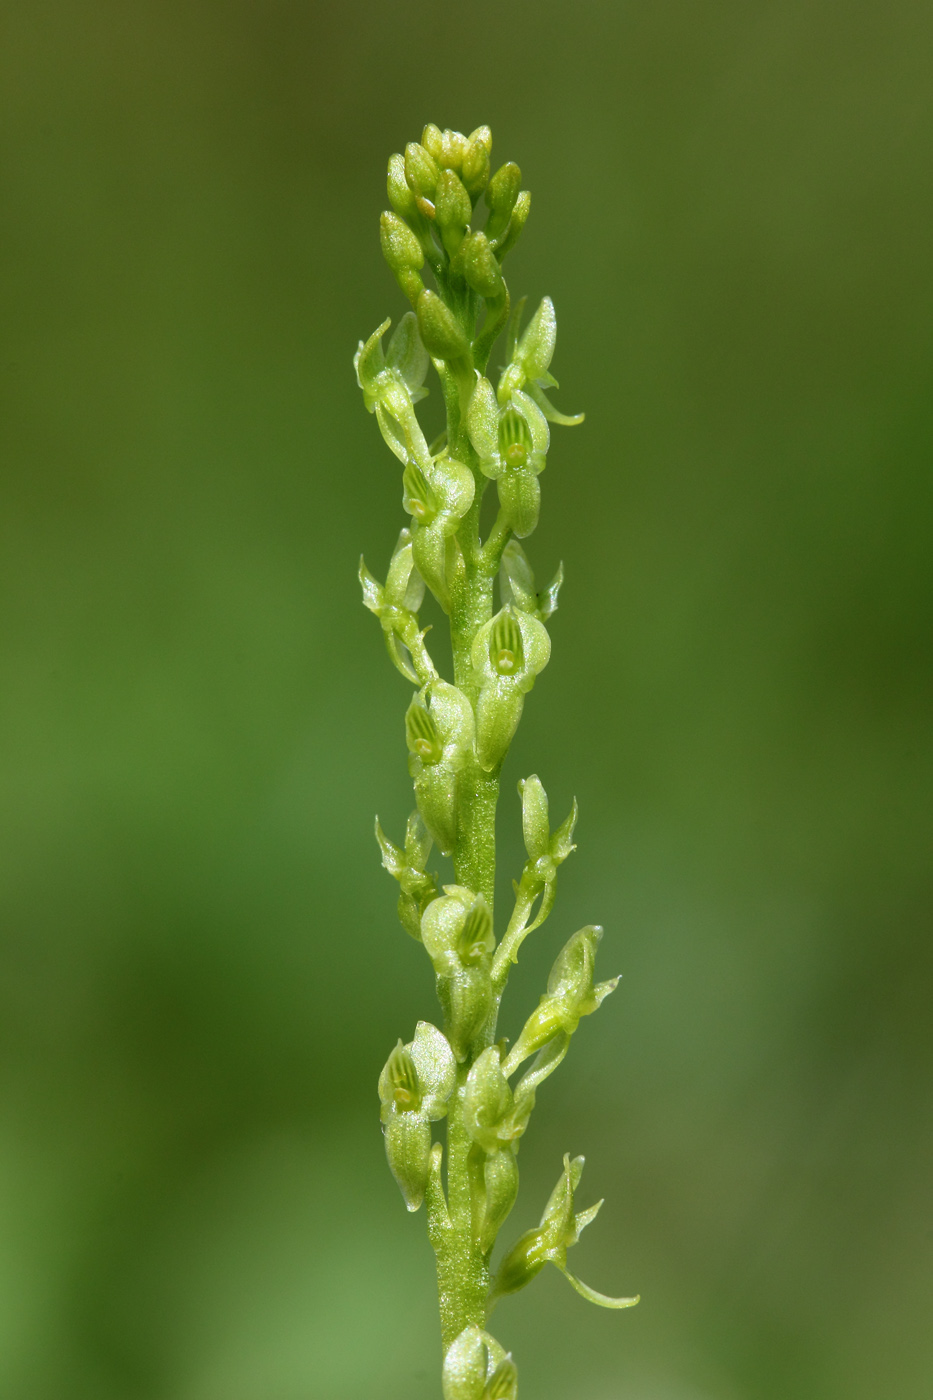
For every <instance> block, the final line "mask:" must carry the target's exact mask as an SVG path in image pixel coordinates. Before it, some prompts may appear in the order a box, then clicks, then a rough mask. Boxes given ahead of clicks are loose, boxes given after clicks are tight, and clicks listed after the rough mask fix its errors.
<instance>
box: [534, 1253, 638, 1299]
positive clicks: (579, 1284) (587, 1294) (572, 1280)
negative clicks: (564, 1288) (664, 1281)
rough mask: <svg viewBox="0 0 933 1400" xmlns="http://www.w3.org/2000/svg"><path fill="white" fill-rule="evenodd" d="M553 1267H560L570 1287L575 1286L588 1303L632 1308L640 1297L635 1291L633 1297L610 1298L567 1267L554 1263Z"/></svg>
mask: <svg viewBox="0 0 933 1400" xmlns="http://www.w3.org/2000/svg"><path fill="white" fill-rule="evenodd" d="M554 1267H555V1268H557V1269H560V1271H561V1273H562V1274H563V1276H564V1278H565V1279H566V1280H567V1282H568V1283H569V1284H570V1286H571V1288H575V1289H576V1291H577V1292H578V1293H579V1295H580V1297H581V1298H585V1299H586V1301H587V1302H588V1303H595V1304H596V1306H597V1307H598V1308H634V1306H635V1304H636V1303H637V1302H638V1301H639V1300H640V1298H641V1294H640V1293H636V1295H635V1297H634V1298H610V1297H609V1296H608V1295H607V1294H605V1293H597V1291H596V1289H595V1288H590V1286H589V1284H588V1283H584V1282H583V1280H582V1279H578V1278H577V1277H576V1275H575V1274H572V1273H571V1272H570V1270H569V1269H566V1268H561V1266H560V1264H555V1266H554Z"/></svg>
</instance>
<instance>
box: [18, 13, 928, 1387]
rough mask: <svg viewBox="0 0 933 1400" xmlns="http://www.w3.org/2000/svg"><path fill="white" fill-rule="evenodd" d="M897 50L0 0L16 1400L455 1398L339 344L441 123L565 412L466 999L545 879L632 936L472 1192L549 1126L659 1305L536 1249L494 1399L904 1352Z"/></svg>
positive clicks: (922, 157) (909, 1216)
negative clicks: (599, 1298) (523, 701)
mask: <svg viewBox="0 0 933 1400" xmlns="http://www.w3.org/2000/svg"><path fill="white" fill-rule="evenodd" d="M931 69H933V11H931V10H930V7H929V6H928V5H926V4H923V3H921V2H920V0H888V3H885V4H881V3H878V2H877V0H875V2H874V3H865V2H864V0H863V2H862V3H858V2H857V0H853V3H843V2H842V0H779V3H769V2H768V0H758V3H755V4H748V3H740V2H739V0H724V2H723V3H713V4H705V5H698V4H689V3H686V0H655V3H652V4H648V3H630V4H626V3H612V4H610V3H608V2H607V0H603V3H580V4H576V5H573V6H571V5H566V4H556V3H554V0H539V2H538V3H534V4H533V3H530V2H529V0H520V3H514V4H498V5H495V4H491V3H489V0H478V3H475V4H473V5H471V6H463V7H457V6H435V7H424V6H417V5H414V4H412V3H410V0H400V3H395V4H391V5H389V4H383V5H376V4H372V5H359V4H358V5H350V6H349V7H347V8H346V9H342V10H339V9H338V8H337V6H335V5H324V4H314V3H299V0H263V2H262V3H258V0H253V2H252V3H248V2H247V0H223V3H221V0H133V3H131V4H129V3H125V0H124V3H120V0H70V2H69V0H30V3H28V4H23V3H20V4H15V3H14V4H6V5H4V6H3V8H2V12H0V104H2V121H0V158H2V171H3V175H2V187H3V195H2V200H0V219H2V239H0V247H2V252H0V257H2V262H3V270H2V278H0V298H2V307H0V312H2V327H3V329H2V336H3V346H2V356H0V385H2V388H0V394H2V410H0V416H2V435H3V463H2V491H3V509H2V522H0V530H2V549H0V569H2V594H3V620H2V629H3V633H2V635H3V643H2V644H3V655H4V664H3V672H4V683H3V688H2V744H3V772H4V782H3V797H2V827H3V840H2V946H3V969H2V991H0V998H2V1030H0V1037H2V1108H0V1394H2V1396H3V1397H4V1400H85V1397H86V1400H311V1398H314V1397H324V1396H326V1397H328V1400H370V1397H376V1396H378V1397H380V1400H418V1398H419V1397H425V1400H428V1398H429V1397H435V1396H437V1395H439V1384H438V1343H437V1333H436V1320H435V1311H434V1310H435V1298H434V1284H433V1276H432V1269H431V1258H430V1252H429V1249H428V1246H427V1243H426V1241H425V1238H424V1234H423V1220H422V1219H420V1218H418V1219H414V1220H412V1219H409V1218H408V1217H407V1215H406V1213H405V1211H404V1210H403V1208H402V1203H401V1200H400V1198H399V1196H398V1192H397V1190H396V1188H395V1185H394V1183H393V1182H392V1181H391V1179H390V1177H389V1175H388V1172H387V1170H386V1167H385V1162H384V1157H383V1152H382V1145H381V1139H380V1135H379V1130H378V1125H377V1117H376V1107H377V1104H376V1098H375V1087H374V1086H375V1078H376V1075H377V1073H378V1070H379V1068H380V1067H381V1065H382V1062H383V1060H384V1058H385V1055H386V1053H387V1051H388V1049H389V1048H390V1047H391V1045H392V1044H394V1042H395V1039H396V1037H397V1036H398V1035H399V1034H402V1035H403V1036H406V1037H407V1036H409V1035H410V1034H411V1030H412V1027H413V1024H414V1021H415V1020H416V1019H417V1018H418V1017H419V1016H431V1015H432V1014H434V1006H435V1003H434V996H433V989H432V986H431V978H430V976H429V974H428V968H427V964H426V960H424V958H423V956H422V955H420V954H419V950H418V949H417V948H416V947H415V945H414V944H412V943H411V942H410V941H409V940H408V939H406V937H405V936H404V934H402V933H401V931H400V930H399V929H398V927H397V925H396V924H395V920H394V914H393V904H394V894H393V887H392V886H391V885H390V883H389V881H388V880H387V878H386V877H385V875H384V874H383V872H382V871H381V870H380V868H379V863H378V859H377V852H376V848H375V845H374V842H373V840H372V815H373V813H374V812H375V811H377V810H378V812H379V813H380V815H381V817H382V818H383V821H384V822H385V824H386V826H387V828H388V830H389V831H390V833H391V834H394V835H395V836H396V837H397V836H398V835H399V834H400V832H401V829H402V825H403V822H404V818H405V816H406V814H407V811H408V809H409V802H410V797H409V793H410V789H409V786H408V779H407V776H406V772H405V763H404V755H403V745H402V732H401V716H402V713H403V708H404V705H405V703H406V694H407V691H406V687H405V685H404V683H403V682H402V681H401V679H400V678H399V677H398V676H396V675H395V673H394V672H392V671H391V670H390V669H389V667H388V663H387V661H386V658H385V655H384V652H383V649H382V646H381V642H380V638H379V634H378V628H377V627H376V625H375V623H374V621H373V619H372V618H371V617H370V616H369V615H368V614H366V613H365V612H364V611H363V609H362V607H361V606H360V601H359V595H358V585H357V582H356V577H355V574H356V563H357V559H358V556H359V553H360V551H361V550H364V551H365V553H366V557H367V560H368V562H369V563H370V565H371V567H372V568H373V569H374V570H376V571H377V572H378V571H379V570H381V569H383V568H384V567H385V564H386V561H387V559H388V555H389V552H390V549H391V546H392V543H393V541H394V538H395V534H396V531H397V530H398V528H399V525H400V523H401V521H402V513H401V507H400V499H399V483H398V472H397V469H396V468H395V465H394V463H393V461H392V459H390V457H389V454H388V452H387V451H386V450H385V448H384V447H383V444H382V442H381V440H380V439H379V435H378V432H377V430H376V426H375V423H374V421H373V419H371V418H370V417H368V416H367V415H366V414H365V413H364V411H363V408H362V404H361V402H360V398H359V393H358V390H357V388H356V386H355V384H354V382H353V376H352V371H351V368H350V357H351V354H352V352H353V350H354V348H355V345H356V341H357V339H358V338H359V337H360V336H365V335H367V334H368V333H369V332H370V331H371V330H372V329H373V328H374V327H375V326H376V325H377V324H378V322H379V321H380V320H381V319H382V318H383V317H384V316H385V315H388V314H391V315H393V316H396V317H397V316H398V315H399V314H400V313H401V311H402V310H403V309H404V307H403V302H402V298H401V295H400V294H399V293H398V291H397V290H396V288H395V286H394V283H393V281H392V279H391V276H390V275H389V273H388V271H387V269H386V268H385V266H384V265H383V263H382V260H381V257H380V254H379V249H378V242H377V236H376V220H377V215H378V213H379V210H380V209H381V208H382V207H383V203H384V186H383V178H384V168H385V161H386V158H387V156H388V154H389V152H390V151H392V150H396V149H400V148H401V147H402V146H403V145H404V143H405V142H406V141H407V140H410V139H413V138H416V137H417V135H418V134H419V133H420V130H421V127H422V125H423V124H424V122H425V121H428V120H431V121H436V122H438V123H440V124H441V125H452V126H456V127H460V128H461V129H463V130H465V131H469V130H470V129H472V128H473V127H474V126H476V125H478V124H480V123H481V122H487V121H488V122H489V123H490V124H491V125H492V127H493V131H494V135H495V150H494V155H495V156H497V157H498V158H499V160H500V161H502V160H506V159H509V158H514V159H517V160H518V161H519V163H520V164H521V166H522V169H523V172H524V175H525V180H526V183H527V184H528V185H529V186H530V187H531V189H532V190H533V192H534V210H533V214H532V218H531V221H530V223H529V225H528V228H527V229H526V232H525V235H524V238H523V241H522V243H521V244H520V246H519V249H518V250H517V251H516V252H515V253H514V254H513V255H512V258H511V260H510V264H509V267H510V273H509V280H510V283H511V285H512V288H513V291H514V292H515V293H517V294H520V293H522V292H527V293H529V295H530V296H531V297H532V298H538V297H540V296H541V295H542V294H543V293H545V292H549V293H550V294H551V295H552V296H553V297H554V300H555V302H556V305H557V309H558V313H559V321H560V337H559V344H558V353H557V357H556V360H555V365H554V368H555V369H556V372H557V374H558V377H559V378H560V380H561V385H562V389H561V395H560V401H561V405H562V406H563V407H564V408H565V409H566V410H568V411H574V410H577V409H580V408H585V409H586V411H587V421H586V424H585V426H584V427H583V428H581V429H579V430H576V431H575V432H573V433H569V432H563V431H562V430H556V431H555V434H554V438H555V441H554V446H553V450H552V452H551V456H550V460H549V470H548V472H547V474H546V476H545V478H544V482H543V485H544V512H543V517H542V525H541V528H540V530H539V532H538V534H537V535H536V537H535V538H534V540H533V541H532V542H531V553H532V556H533V558H534V560H535V562H536V564H537V566H538V568H539V571H540V574H541V575H543V576H544V577H549V576H550V572H552V571H553V569H554V568H555V566H556V564H557V562H558V560H559V559H561V558H563V559H564V561H565V565H566V570H567V578H568V582H567V585H566V589H565V593H564V601H563V602H562V606H561V611H560V613H559V614H558V616H557V618H556V619H555V622H554V626H553V627H552V636H553V640H554V656H553V660H552V662H551V666H550V668H549V669H548V671H547V673H546V674H545V675H544V676H543V677H542V678H541V680H540V682H539V684H538V687H537V689H536V690H535V692H534V695H533V696H532V697H531V699H530V702H529V704H528V706H527V707H526V718H525V721H524V723H523V726H522V729H521V731H520V735H519V738H518V740H517V742H516V745H515V749H514V752H513V755H512V757H511V758H510V760H509V766H508V770H507V775H506V782H505V784H504V796H503V801H502V805H501V809H500V810H501V814H502V822H501V829H502V835H503V842H504V851H505V859H504V865H503V889H506V888H507V881H508V879H509V878H510V876H511V875H512V874H513V873H516V870H517V865H518V862H519V860H520V849H519V840H518V812H519V804H518V799H517V797H516V795H515V789H514V783H515V780H516V779H517V778H518V777H519V776H521V775H523V774H525V773H528V772H530V771H537V772H539V773H540V774H541V776H542V778H543V780H544V781H545V783H546V785H547V787H548V789H549V792H550V794H551V798H552V805H553V808H554V811H555V813H556V814H557V815H558V816H562V815H563V812H564V811H565V810H566V808H567V806H568V805H569V802H570V798H571V796H572V794H573V793H576V794H577V796H578V797H579V799H580V803H581V809H582V820H581V824H580V828H579V842H580V849H579V851H578V853H577V855H576V856H574V858H573V860H572V862H570V863H569V864H568V865H567V866H566V867H565V868H564V874H563V877H562V888H561V894H560V897H559V901H558V908H557V912H556V914H555V916H554V918H553V919H552V921H551V923H550V924H549V925H548V927H547V928H546V929H545V930H544V931H543V932H542V933H541V935H539V938H538V940H537V943H536V945H535V946H534V947H533V948H531V949H529V952H528V956H527V958H526V959H525V962H524V964H523V966H522V968H521V970H520V975H518V976H517V978H516V989H517V990H516V992H515V993H514V994H513V999H512V1009H511V1012H510V1016H509V1017H507V1024H506V1025H505V1027H504V1029H505V1030H506V1031H507V1032H508V1033H510V1034H512V1035H514V1034H515V1031H516V1028H517V1026H518V1025H519V1024H520V1020H521V1017H522V1015H523V1014H524V1012H526V1011H527V1010H528V1009H529V1008H530V1007H531V1005H532V1004H534V1002H535V1000H536V997H537V993H538V990H539V987H540V983H541V979H542V978H543V976H544V975H545V973H546V969H547V967H548V965H549V962H550V959H551V957H552V956H553V953H554V951H555V949H556V947H558V946H559V945H560V943H561V942H562V941H563V939H564V938H565V937H566V936H567V934H568V933H569V932H571V931H572V930H573V929H574V928H576V927H577V926H578V925H579V924H581V923H584V922H588V921H591V920H598V921H599V922H602V923H604V924H605V925H606V929H607V933H606V938H605V940H604V943H603V948H602V953H601V960H602V968H603V974H604V975H609V974H611V973H612V972H615V971H617V970H619V969H623V970H624V973H625V977H624V981H623V983H622V986H621V988H620V990H619V992H618V993H617V995H616V996H615V997H613V999H612V1001H611V1002H609V1003H608V1004H607V1006H606V1008H605V1009H604V1010H603V1011H602V1012H601V1013H600V1015H599V1016H598V1017H595V1018H593V1020H592V1021H588V1022H586V1023H584V1026H583V1027H582V1029H581V1032H580V1035H579V1036H578V1037H577V1039H576V1041H575V1045H574V1053H573V1054H572V1056H571V1057H570V1059H569V1061H568V1063H567V1066H566V1067H565V1068H564V1069H563V1070H562V1071H561V1073H560V1074H559V1075H558V1076H557V1077H556V1078H555V1079H554V1080H553V1081H551V1083H550V1084H549V1085H548V1087H547V1091H546V1092H542V1095H541V1097H540V1108H539V1112H538V1114H537V1115H536V1119H535V1123H534V1125H533V1128H532V1131H531V1133H530V1134H529V1138H528V1141H527V1143H526V1145H525V1147H524V1149H523V1152H522V1159H521V1160H522V1166H523V1191H522V1196H521V1202H520V1205H519V1207H518V1208H517V1210H516V1213H515V1216H514V1218H513V1224H514V1226H515V1229H516V1230H517V1229H524V1228H526V1227H527V1226H528V1225H529V1224H531V1223H533V1222H534V1221H535V1220H536V1219H537V1215H538V1213H539V1211H540V1208H541V1204H542V1202H543V1200H544V1197H545V1195H546V1192H547V1191H548V1190H549V1189H550V1187H551V1186H552V1185H553V1182H554V1180H555V1179H556V1176H557V1173H558V1170H559V1166H560V1157H561V1154H562V1153H563V1152H564V1151H566V1150H570V1151H572V1152H583V1153H585V1154H586V1155H587V1158H588V1167H587V1176H586V1180H585V1182H584V1187H585V1188H588V1190H585V1191H584V1204H586V1203H587V1202H588V1201H589V1200H591V1199H595V1198H596V1197H598V1196H603V1195H605V1196H606V1197H607V1204H606V1207H605V1209H604V1211H603V1214H602V1216H601V1218H600V1222H599V1226H598V1227H597V1228H594V1229H593V1230H592V1231H590V1232H589V1233H588V1235H587V1236H586V1238H585V1240H584V1242H583V1243H581V1245H580V1247H579V1249H578V1250H577V1251H576V1255H575V1260H576V1266H578V1269H579V1272H580V1273H581V1274H582V1275H583V1276H584V1277H585V1278H586V1279H587V1280H588V1281H590V1282H592V1283H593V1284H594V1286H596V1287H598V1288H603V1289H606V1290H608V1291H610V1292H633V1291H636V1290H640V1291H641V1293H642V1295H643V1302H642V1304H641V1306H640V1307H639V1308H637V1309H636V1310H635V1311H634V1312H631V1313H622V1314H618V1315H615V1314H606V1313H602V1312H598V1311H597V1310H596V1309H591V1308H587V1306H586V1305H585V1304H584V1303H583V1302H582V1301H581V1300H580V1299H578V1298H577V1297H576V1296H575V1295H573V1294H572V1293H571V1292H570V1291H569V1289H567V1287H566V1285H565V1284H564V1282H563V1281H562V1280H561V1279H560V1278H559V1276H558V1275H557V1274H556V1272H553V1271H546V1274H545V1275H543V1276H542V1277H541V1278H540V1279H539V1280H538V1281H537V1282H536V1283H535V1284H534V1286H533V1288H532V1289H530V1290H529V1291H528V1292H527V1293H524V1294H521V1295H519V1296H518V1297H516V1298H514V1299H510V1300H507V1301H506V1302H505V1303H504V1304H503V1305H502V1307H501V1310H500V1312H499V1313H498V1314H497V1319H496V1332H497V1334H498V1335H499V1336H500V1337H501V1338H502V1339H503V1340H504V1341H505V1343H506V1344H507V1345H510V1346H512V1347H513V1348H514V1350H515V1353H516V1357H517V1359H518V1361H519V1363H520V1367H521V1374H522V1394H523V1396H524V1397H525V1398H526V1400H532V1398H534V1400H570V1397H573V1400H798V1398H799V1400H875V1397H884V1400H920V1397H924V1398H925V1397H927V1396H928V1395H929V1393H930V1385H931V1373H933V1327H931V1325H930V1320H929V1319H930V1309H931V1303H933V1286H931V1285H933V1270H931V1251H933V1212H931V1199H930V1177H931V1167H933V1151H931V1148H933V1126H931V1114H930V1108H931V1095H930V1088H931V1074H930V1071H931V1061H933V1045H931V1036H930V1022H931V983H930V975H931V971H933V968H931V961H933V959H931V940H930V922H929V914H930V907H931V898H930V896H931V867H930V835H931V832H930V827H931V824H933V823H931V801H930V796H931V735H930V723H929V699H930V649H929V638H930V623H931V616H930V614H931V611H933V609H931V596H933V590H931V572H933V570H931V554H933V551H931V547H930V527H931V524H933V510H931V505H933V501H931V496H933V489H931V473H930V447H931V438H933V431H931V429H933V412H931V398H930V387H931V386H930V369H931V354H930V348H931V347H930V326H931V310H933V306H931V303H933V296H931V292H933V267H931V259H930V225H931V213H933V198H931V170H933V162H931V156H933V141H931V127H933V123H931V91H933V87H931V81H933V72H931ZM436 398H437V394H436V392H435V396H434V399H432V400H429V406H430V404H431V403H434V402H435V400H436ZM435 411H436V409H435ZM512 1233H513V1232H512V1231H511V1230H510V1231H509V1234H510V1235H511V1234H512Z"/></svg>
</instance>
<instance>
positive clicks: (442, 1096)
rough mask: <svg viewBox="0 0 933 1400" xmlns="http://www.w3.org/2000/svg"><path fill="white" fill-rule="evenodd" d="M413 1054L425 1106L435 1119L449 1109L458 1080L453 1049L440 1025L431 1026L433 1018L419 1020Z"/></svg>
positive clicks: (429, 1116)
mask: <svg viewBox="0 0 933 1400" xmlns="http://www.w3.org/2000/svg"><path fill="white" fill-rule="evenodd" d="M411 1057H412V1059H413V1060H414V1062H415V1068H416V1069H417V1071H418V1079H419V1082H420V1084H421V1087H422V1089H423V1090H424V1102H423V1105H422V1110H423V1112H424V1113H425V1114H426V1115H427V1117H428V1118H429V1119H430V1121H431V1122H435V1121H436V1120H437V1119H438V1118H443V1116H444V1114H445V1113H446V1112H447V1100H448V1099H449V1098H450V1096H451V1094H452V1093H453V1089H454V1084H455V1083H456V1079H457V1065H456V1061H455V1060H454V1052H453V1051H452V1050H451V1048H450V1044H449V1042H448V1040H447V1037H446V1036H445V1035H443V1034H442V1032H441V1031H439V1030H438V1029H437V1026H432V1025H431V1022H430V1021H419V1022H418V1025H417V1028H416V1030H415V1038H414V1040H413V1041H412V1043H411Z"/></svg>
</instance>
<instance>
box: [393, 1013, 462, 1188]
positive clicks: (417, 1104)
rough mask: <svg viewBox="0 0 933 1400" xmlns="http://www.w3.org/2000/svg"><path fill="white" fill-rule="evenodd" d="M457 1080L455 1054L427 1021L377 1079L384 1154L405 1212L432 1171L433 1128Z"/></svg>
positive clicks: (398, 1047)
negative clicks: (397, 1187) (404, 1206)
mask: <svg viewBox="0 0 933 1400" xmlns="http://www.w3.org/2000/svg"><path fill="white" fill-rule="evenodd" d="M455 1082H456V1065H455V1063H454V1056H453V1051H452V1050H451V1048H450V1046H449V1045H448V1043H447V1041H446V1039H445V1037H444V1036H443V1035H441V1032H440V1031H439V1030H438V1029H437V1027H436V1026H432V1025H431V1023H430V1022H429V1021H419V1022H418V1026H417V1029H416V1031H415V1038H414V1040H413V1041H411V1042H410V1044H408V1045H403V1044H402V1042H401V1041H399V1043H398V1045H396V1047H395V1049H394V1050H393V1051H392V1054H391V1055H390V1056H389V1058H388V1060H387V1061H386V1065H385V1068H384V1069H383V1071H382V1073H381V1075H380V1076H379V1098H380V1101H381V1103H382V1111H381V1114H380V1117H381V1119H382V1123H383V1125H384V1131H385V1144H386V1155H387V1157H388V1159H389V1166H390V1167H391V1169H392V1175H393V1176H394V1177H395V1179H396V1181H397V1182H398V1184H399V1189H400V1190H401V1193H402V1195H403V1196H404V1197H405V1204H406V1205H407V1206H408V1209H409V1210H417V1209H418V1207H419V1206H420V1205H421V1202H422V1201H423V1200H424V1193H425V1189H426V1187H427V1183H428V1176H429V1174H430V1169H431V1127H430V1125H431V1124H432V1123H436V1122H437V1121H438V1120H439V1119H441V1118H443V1117H444V1116H445V1114H446V1113H447V1101H448V1099H449V1098H450V1095H451V1093H452V1092H453V1088H454V1084H455Z"/></svg>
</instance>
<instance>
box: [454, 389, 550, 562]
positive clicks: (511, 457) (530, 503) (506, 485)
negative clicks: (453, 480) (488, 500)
mask: <svg viewBox="0 0 933 1400" xmlns="http://www.w3.org/2000/svg"><path fill="white" fill-rule="evenodd" d="M467 430H468V432H469V434H470V441H471V442H472V444H473V447H474V449H475V451H476V454H477V456H478V458H479V469H480V471H481V472H482V473H483V475H484V476H486V477H489V479H490V480H491V481H495V483H496V486H497V488H498V492H499V505H500V507H501V510H502V514H503V518H504V520H505V522H506V523H507V524H508V526H509V528H510V529H511V530H512V531H513V532H514V533H515V534H516V535H518V537H519V538H520V539H524V538H525V537H526V536H527V535H530V534H531V533H532V531H533V530H534V529H535V527H536V525H537V523H538V513H539V511H540V508H541V488H540V487H539V485H538V476H539V475H540V473H541V472H543V471H544V468H545V465H546V462H547V450H548V444H549V442H550V431H549V429H548V425H547V422H546V421H545V418H544V415H543V413H542V412H541V410H540V409H539V408H538V406H537V404H535V403H534V402H533V401H532V400H531V399H530V398H529V397H528V395H527V394H523V393H522V392H521V390H517V391H516V392H515V393H514V394H513V395H512V396H511V398H510V399H509V400H508V402H507V403H506V404H505V405H504V406H500V404H499V402H498V400H497V399H496V395H495V393H494V391H493V387H492V385H491V384H490V382H489V380H488V379H483V378H482V377H480V378H478V379H477V382H476V388H475V389H474V391H473V397H472V398H471V400H470V407H469V411H468V414H467Z"/></svg>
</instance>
